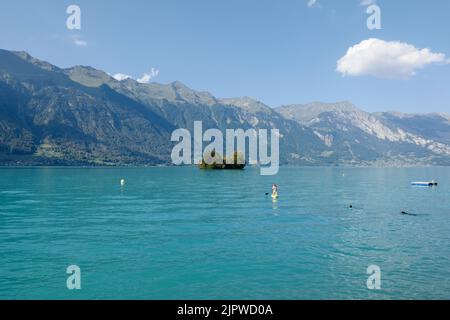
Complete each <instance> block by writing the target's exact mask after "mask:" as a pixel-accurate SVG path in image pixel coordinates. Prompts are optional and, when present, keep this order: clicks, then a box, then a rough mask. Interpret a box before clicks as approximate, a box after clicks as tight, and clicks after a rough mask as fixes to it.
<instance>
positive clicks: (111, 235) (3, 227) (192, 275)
mask: <svg viewBox="0 0 450 320" xmlns="http://www.w3.org/2000/svg"><path fill="white" fill-rule="evenodd" d="M122 178H123V179H126V181H127V183H126V185H125V186H124V187H123V188H122V187H121V186H120V183H119V182H120V179H122ZM432 179H435V180H438V181H439V182H440V185H439V186H438V187H437V188H420V187H412V186H411V185H410V182H411V181H417V180H419V181H422V180H432ZM272 183H277V184H279V185H280V199H279V200H278V201H277V202H273V201H272V199H271V198H270V197H267V196H265V193H266V192H269V191H270V189H271V184H272ZM350 204H351V205H353V207H354V208H353V209H349V205H350ZM401 211H408V212H411V213H414V214H417V215H415V216H405V215H402V214H400V213H401ZM69 265H78V266H79V267H80V268H81V286H82V289H81V290H79V291H76V290H74V291H70V290H68V289H67V287H66V279H67V277H68V275H67V274H66V268H67V267H68V266H69ZM369 265H378V266H379V267H380V268H381V281H382V282H381V286H382V288H381V290H377V291H372V290H368V289H367V286H366V281H367V278H368V276H369V275H367V274H366V270H367V267H368V266H369ZM0 298H2V299H19V298H20V299H449V298H450V168H405V169H396V168H392V169H391V168H390V169H378V168H281V170H280V173H279V174H278V175H277V176H274V177H263V176H260V175H259V170H257V169H247V170H244V171H199V170H197V169H196V168H125V169H124V168H112V169H104V168H92V169H85V168H23V169H8V168H5V169H0Z"/></svg>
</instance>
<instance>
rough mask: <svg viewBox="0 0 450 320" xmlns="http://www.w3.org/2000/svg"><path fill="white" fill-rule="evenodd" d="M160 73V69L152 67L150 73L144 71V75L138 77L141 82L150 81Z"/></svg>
mask: <svg viewBox="0 0 450 320" xmlns="http://www.w3.org/2000/svg"><path fill="white" fill-rule="evenodd" d="M158 75H159V70H157V69H155V68H152V70H151V71H150V73H144V75H143V76H142V77H141V78H139V79H137V82H139V83H150V81H151V80H152V79H153V78H155V77H157V76H158Z"/></svg>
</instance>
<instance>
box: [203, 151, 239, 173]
mask: <svg viewBox="0 0 450 320" xmlns="http://www.w3.org/2000/svg"><path fill="white" fill-rule="evenodd" d="M212 158H217V159H218V160H217V159H216V161H211V160H212ZM245 166H246V162H245V159H244V158H243V155H242V154H241V153H239V152H234V154H233V163H231V164H230V163H227V158H226V157H222V156H221V155H217V157H216V151H215V150H213V151H211V154H210V155H209V157H208V159H205V157H204V158H203V160H202V161H201V162H200V163H199V164H198V167H199V168H200V169H202V170H243V169H244V168H245Z"/></svg>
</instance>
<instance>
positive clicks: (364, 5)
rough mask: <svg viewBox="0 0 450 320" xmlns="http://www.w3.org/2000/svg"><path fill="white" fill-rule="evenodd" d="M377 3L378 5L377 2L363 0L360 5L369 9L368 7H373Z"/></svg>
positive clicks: (374, 0)
mask: <svg viewBox="0 0 450 320" xmlns="http://www.w3.org/2000/svg"><path fill="white" fill-rule="evenodd" d="M376 3H377V1H376V0H361V2H360V3H359V5H360V6H361V7H368V6H371V5H373V4H376Z"/></svg>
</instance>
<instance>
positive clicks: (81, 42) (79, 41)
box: [72, 35, 88, 47]
mask: <svg viewBox="0 0 450 320" xmlns="http://www.w3.org/2000/svg"><path fill="white" fill-rule="evenodd" d="M72 40H73V43H74V44H75V45H76V46H79V47H87V46H88V43H87V42H86V41H85V40H83V39H82V38H81V37H80V36H78V35H77V36H73V37H72Z"/></svg>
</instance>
